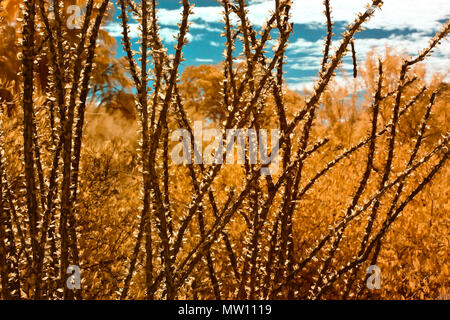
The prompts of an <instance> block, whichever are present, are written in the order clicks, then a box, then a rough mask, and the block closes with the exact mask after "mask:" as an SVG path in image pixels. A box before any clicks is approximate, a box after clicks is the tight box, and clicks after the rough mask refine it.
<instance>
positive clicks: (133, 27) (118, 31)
mask: <svg viewBox="0 0 450 320" xmlns="http://www.w3.org/2000/svg"><path fill="white" fill-rule="evenodd" d="M129 27H130V30H129V32H128V36H129V37H130V38H132V39H133V38H137V37H138V36H139V25H138V24H137V23H130V24H129ZM104 29H105V30H106V31H108V33H109V35H110V36H112V37H122V30H123V29H122V25H120V24H119V23H109V24H108V25H106V26H105V27H104Z"/></svg>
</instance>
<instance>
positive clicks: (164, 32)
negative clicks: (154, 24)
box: [104, 22, 203, 43]
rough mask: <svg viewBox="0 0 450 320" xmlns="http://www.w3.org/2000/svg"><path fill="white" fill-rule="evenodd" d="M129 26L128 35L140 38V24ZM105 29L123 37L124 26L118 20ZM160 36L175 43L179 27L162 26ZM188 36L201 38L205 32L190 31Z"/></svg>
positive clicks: (190, 39) (188, 37) (131, 37)
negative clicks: (195, 32) (193, 32)
mask: <svg viewBox="0 0 450 320" xmlns="http://www.w3.org/2000/svg"><path fill="white" fill-rule="evenodd" d="M129 27H130V32H129V33H128V36H129V37H130V39H136V38H138V37H139V36H140V33H141V32H140V28H139V24H137V23H130V24H129ZM104 29H105V30H106V31H108V32H109V34H110V35H111V36H112V37H122V26H121V25H120V24H119V23H116V22H113V23H109V24H108V25H106V26H105V27H104ZM159 36H160V37H161V39H162V40H163V41H164V42H165V43H175V42H176V41H177V38H176V37H177V36H178V29H174V28H168V27H163V28H160V29H159ZM186 38H187V39H188V40H189V41H195V40H200V39H202V38H203V34H195V35H192V34H191V33H188V34H187V35H186Z"/></svg>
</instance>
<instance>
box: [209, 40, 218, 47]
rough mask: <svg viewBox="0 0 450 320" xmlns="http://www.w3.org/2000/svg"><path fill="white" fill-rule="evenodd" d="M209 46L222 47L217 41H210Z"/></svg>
mask: <svg viewBox="0 0 450 320" xmlns="http://www.w3.org/2000/svg"><path fill="white" fill-rule="evenodd" d="M209 44H210V45H212V46H213V47H220V43H218V42H216V41H210V42H209Z"/></svg>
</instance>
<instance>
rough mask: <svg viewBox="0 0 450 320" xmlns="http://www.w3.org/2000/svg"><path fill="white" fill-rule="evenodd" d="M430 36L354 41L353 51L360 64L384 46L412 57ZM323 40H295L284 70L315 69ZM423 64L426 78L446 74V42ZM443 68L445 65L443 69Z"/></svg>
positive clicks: (449, 49)
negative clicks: (437, 73)
mask: <svg viewBox="0 0 450 320" xmlns="http://www.w3.org/2000/svg"><path fill="white" fill-rule="evenodd" d="M429 40H430V37H429V36H428V35H426V34H424V33H421V32H415V33H409V34H404V35H395V34H392V35H391V36H389V37H387V38H378V39H377V38H361V39H356V41H355V49H356V53H357V58H358V60H360V61H363V60H365V59H366V57H367V54H368V53H369V52H370V51H371V50H372V49H373V48H375V49H376V51H378V52H379V53H380V54H383V53H384V50H385V48H386V46H390V47H393V48H395V49H396V50H398V51H403V52H405V53H406V54H408V55H411V56H416V55H417V53H418V51H419V50H422V49H424V48H426V47H427V46H428V41H429ZM322 48H323V40H318V41H309V40H306V39H303V38H298V39H297V40H296V41H294V42H292V43H291V45H290V47H289V63H288V65H287V66H288V67H290V68H291V69H294V70H319V68H320V63H321V58H322ZM294 54H305V55H306V56H302V57H293V55H294ZM425 65H426V66H427V68H428V70H430V72H429V75H431V74H433V73H435V72H441V73H448V72H449V69H450V42H449V41H443V42H442V43H441V45H439V46H438V47H437V48H436V49H435V50H434V52H433V54H432V56H431V57H428V58H427V59H426V60H425ZM343 66H344V69H347V70H351V69H352V65H351V64H346V63H344V64H343ZM443 66H447V67H446V68H445V67H444V68H443Z"/></svg>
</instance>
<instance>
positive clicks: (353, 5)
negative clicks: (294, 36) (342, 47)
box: [249, 0, 450, 32]
mask: <svg viewBox="0 0 450 320" xmlns="http://www.w3.org/2000/svg"><path fill="white" fill-rule="evenodd" d="M370 2H371V1H369V0H366V1H362V0H346V1H334V2H333V3H332V8H333V12H332V17H333V20H334V21H341V22H351V21H353V20H354V19H355V17H356V14H357V13H359V12H363V11H365V5H366V4H368V3H370ZM273 9H274V1H272V0H265V1H253V4H252V5H250V6H249V17H250V20H251V21H252V22H253V23H255V24H257V25H262V24H263V23H264V21H265V19H266V18H267V15H268V12H269V11H270V10H273ZM323 10H324V6H323V3H322V1H294V3H293V7H292V9H291V14H292V22H294V23H303V24H323V23H324V21H325V18H324V15H323ZM449 17H450V2H449V1H448V0H432V1H423V0H385V1H384V5H383V7H382V10H381V12H379V11H377V12H376V13H375V16H374V17H373V18H372V20H371V21H369V22H368V24H366V27H367V28H379V29H383V30H395V29H407V28H409V29H415V30H418V29H419V30H424V31H427V32H431V31H433V30H437V29H438V28H439V26H440V23H439V20H443V19H448V18H449Z"/></svg>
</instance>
